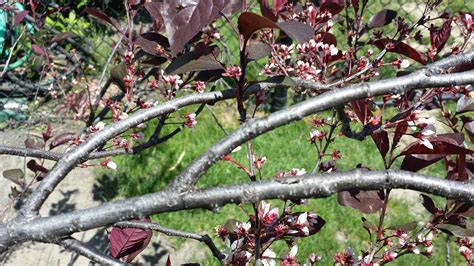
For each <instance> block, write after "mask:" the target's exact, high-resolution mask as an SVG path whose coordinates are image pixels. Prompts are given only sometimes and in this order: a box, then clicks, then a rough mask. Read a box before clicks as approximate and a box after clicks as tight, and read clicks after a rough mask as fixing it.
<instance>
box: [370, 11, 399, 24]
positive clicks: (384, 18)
mask: <svg viewBox="0 0 474 266" xmlns="http://www.w3.org/2000/svg"><path fill="white" fill-rule="evenodd" d="M396 17H397V11H394V10H390V9H383V10H382V11H379V12H377V13H376V14H375V15H373V16H372V17H371V18H370V19H369V22H368V23H367V28H368V29H375V28H379V27H383V26H385V25H388V24H390V22H392V20H393V19H394V18H396Z"/></svg>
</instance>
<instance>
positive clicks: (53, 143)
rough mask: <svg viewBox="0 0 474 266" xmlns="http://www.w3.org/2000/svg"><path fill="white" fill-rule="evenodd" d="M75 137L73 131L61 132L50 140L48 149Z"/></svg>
mask: <svg viewBox="0 0 474 266" xmlns="http://www.w3.org/2000/svg"><path fill="white" fill-rule="evenodd" d="M75 137H76V134H74V133H63V134H60V135H58V136H56V137H55V138H54V139H53V140H52V141H51V144H49V149H54V148H56V147H58V146H60V145H63V144H65V143H67V142H69V141H71V140H73V139H74V138H75Z"/></svg>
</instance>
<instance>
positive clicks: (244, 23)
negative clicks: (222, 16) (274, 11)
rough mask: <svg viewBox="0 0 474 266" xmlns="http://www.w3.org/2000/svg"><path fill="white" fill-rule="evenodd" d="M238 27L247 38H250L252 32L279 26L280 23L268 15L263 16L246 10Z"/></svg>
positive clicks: (240, 17) (240, 18)
mask: <svg viewBox="0 0 474 266" xmlns="http://www.w3.org/2000/svg"><path fill="white" fill-rule="evenodd" d="M237 23H238V28H239V32H240V34H242V35H243V36H244V38H245V39H250V37H251V36H252V34H254V33H255V32H256V31H258V30H261V29H264V28H275V29H276V28H278V25H277V24H276V23H275V22H273V21H271V20H269V19H268V18H266V17H262V16H260V15H257V14H255V13H251V12H244V13H242V14H241V15H240V16H239V20H238V22H237Z"/></svg>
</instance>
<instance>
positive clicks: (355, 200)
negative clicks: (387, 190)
mask: <svg viewBox="0 0 474 266" xmlns="http://www.w3.org/2000/svg"><path fill="white" fill-rule="evenodd" d="M337 202H338V203H339V204H340V205H342V206H346V207H351V208H353V209H357V210H359V211H360V212H362V213H365V214H371V213H375V212H377V211H379V210H381V209H382V207H383V206H384V196H383V194H382V192H381V191H361V190H356V189H354V190H349V191H342V192H339V193H338V194H337Z"/></svg>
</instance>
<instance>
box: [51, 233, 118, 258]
mask: <svg viewBox="0 0 474 266" xmlns="http://www.w3.org/2000/svg"><path fill="white" fill-rule="evenodd" d="M57 244H58V245H60V246H62V247H64V248H65V249H68V250H70V251H73V252H76V253H78V254H80V255H82V256H84V257H86V258H88V259H90V260H92V261H94V262H97V263H100V264H102V265H127V264H125V263H122V262H121V261H119V260H116V259H114V258H111V257H109V256H107V255H104V254H102V253H100V252H99V251H97V250H95V249H93V248H91V247H88V246H86V245H84V243H82V242H81V241H79V240H77V239H75V238H72V237H68V238H65V239H62V240H59V241H58V243H57Z"/></svg>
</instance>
